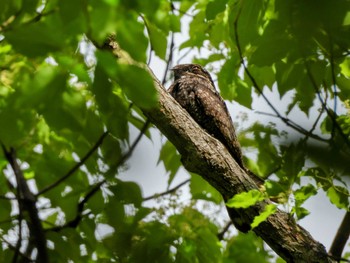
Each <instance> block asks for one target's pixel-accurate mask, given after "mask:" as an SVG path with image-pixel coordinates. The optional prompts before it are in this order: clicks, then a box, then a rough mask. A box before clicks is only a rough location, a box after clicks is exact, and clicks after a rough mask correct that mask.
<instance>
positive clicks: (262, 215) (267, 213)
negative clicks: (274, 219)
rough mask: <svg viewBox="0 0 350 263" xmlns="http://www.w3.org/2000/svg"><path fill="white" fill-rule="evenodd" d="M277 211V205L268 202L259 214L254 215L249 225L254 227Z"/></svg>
mask: <svg viewBox="0 0 350 263" xmlns="http://www.w3.org/2000/svg"><path fill="white" fill-rule="evenodd" d="M276 211H277V207H276V205H274V204H269V205H267V206H265V209H264V211H263V212H262V213H260V215H258V216H256V217H254V220H253V223H251V227H252V228H255V227H257V226H258V225H260V224H261V223H262V222H264V221H265V220H266V219H267V218H268V217H269V216H270V215H272V214H273V213H275V212H276Z"/></svg>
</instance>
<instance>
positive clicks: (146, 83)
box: [117, 64, 158, 108]
mask: <svg viewBox="0 0 350 263" xmlns="http://www.w3.org/2000/svg"><path fill="white" fill-rule="evenodd" d="M117 79H118V84H119V85H120V86H121V88H122V89H123V91H124V92H125V94H126V95H127V96H128V98H129V99H130V100H132V101H133V102H134V103H135V104H136V105H137V106H138V107H140V108H153V107H155V106H156V105H157V102H158V97H157V93H156V89H155V87H154V83H153V79H152V77H151V76H150V74H149V73H148V72H147V71H146V70H145V69H143V68H141V67H138V66H136V65H126V64H118V74H117Z"/></svg>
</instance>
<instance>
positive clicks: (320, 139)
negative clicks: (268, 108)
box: [255, 111, 329, 142]
mask: <svg viewBox="0 0 350 263" xmlns="http://www.w3.org/2000/svg"><path fill="white" fill-rule="evenodd" d="M255 113H257V114H261V115H266V116H270V117H274V118H280V117H279V116H277V115H275V114H273V113H268V112H263V111H255ZM285 120H287V121H288V122H292V123H294V122H293V121H291V120H289V119H288V118H285ZM295 130H297V131H298V132H299V133H301V134H304V135H306V136H308V137H310V138H313V139H315V140H318V141H322V142H329V140H328V139H324V138H322V137H320V136H318V135H316V134H314V133H310V131H307V130H304V129H303V130H298V129H295Z"/></svg>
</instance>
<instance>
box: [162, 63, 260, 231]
mask: <svg viewBox="0 0 350 263" xmlns="http://www.w3.org/2000/svg"><path fill="white" fill-rule="evenodd" d="M172 71H173V73H174V82H173V84H172V85H171V86H170V87H169V89H168V92H169V93H170V95H171V96H172V97H173V98H174V99H175V100H176V101H177V102H178V103H179V104H180V105H181V107H182V108H184V109H185V110H186V111H187V112H188V113H189V114H190V116H191V117H192V118H193V119H194V120H195V121H196V122H197V123H198V124H199V125H200V126H201V127H202V128H203V129H204V130H205V131H206V132H207V133H208V134H209V135H211V136H212V137H214V138H216V139H217V140H219V141H220V142H221V143H222V144H223V145H224V146H225V147H226V149H227V150H228V151H229V153H230V155H231V156H232V158H233V159H234V160H235V161H236V163H237V164H238V165H239V166H240V167H241V168H242V169H243V170H244V171H245V172H246V173H247V174H248V175H249V176H250V177H252V179H253V180H254V182H255V183H256V184H257V186H261V185H263V183H264V181H263V180H262V179H261V178H260V177H258V176H257V175H255V174H254V173H252V172H251V171H250V170H249V169H247V168H246V166H245V164H244V162H243V154H242V150H241V146H240V143H239V141H238V139H237V135H236V131H235V127H234V125H233V121H232V118H231V116H230V114H229V111H228V109H227V106H226V103H225V101H224V100H223V99H222V97H221V96H220V93H219V92H218V91H217V90H216V88H215V84H214V81H213V79H212V78H211V76H210V74H209V72H208V71H207V70H205V69H204V68H203V67H202V66H201V65H198V64H180V65H177V66H175V67H173V68H172ZM230 198H231V197H225V196H224V200H225V202H226V201H227V200H228V199H230ZM227 210H228V213H229V215H230V218H231V219H232V222H233V223H234V225H235V226H236V228H237V229H238V230H240V231H241V232H244V233H246V232H248V231H249V230H250V228H251V227H250V224H247V223H244V220H242V218H241V216H240V213H239V210H240V209H233V208H228V207H227Z"/></svg>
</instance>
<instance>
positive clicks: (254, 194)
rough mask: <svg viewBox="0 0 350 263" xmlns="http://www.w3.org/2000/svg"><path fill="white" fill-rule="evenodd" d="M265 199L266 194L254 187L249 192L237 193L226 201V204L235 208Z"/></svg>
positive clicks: (248, 205) (246, 206)
mask: <svg viewBox="0 0 350 263" xmlns="http://www.w3.org/2000/svg"><path fill="white" fill-rule="evenodd" d="M264 199H265V197H264V195H263V194H262V193H261V192H260V191H259V190H257V189H253V190H250V191H249V192H242V193H240V194H236V195H235V196H234V197H232V198H231V199H229V200H228V201H227V202H226V205H227V206H228V207H234V208H248V207H250V206H252V205H255V204H256V203H257V202H259V201H262V200H264Z"/></svg>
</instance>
